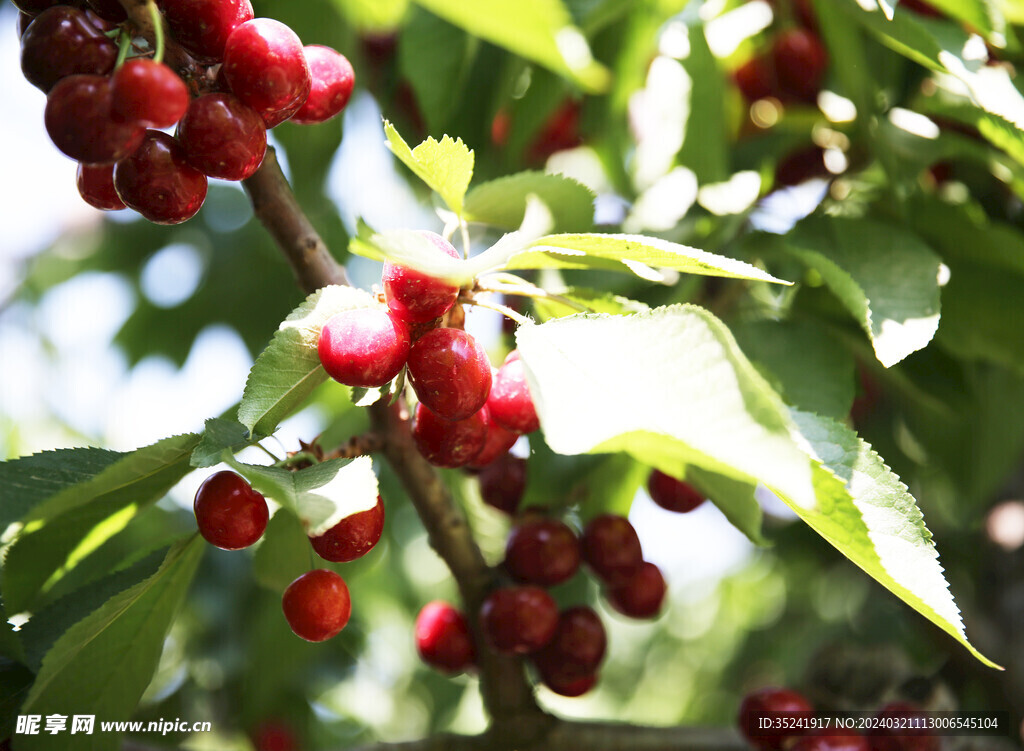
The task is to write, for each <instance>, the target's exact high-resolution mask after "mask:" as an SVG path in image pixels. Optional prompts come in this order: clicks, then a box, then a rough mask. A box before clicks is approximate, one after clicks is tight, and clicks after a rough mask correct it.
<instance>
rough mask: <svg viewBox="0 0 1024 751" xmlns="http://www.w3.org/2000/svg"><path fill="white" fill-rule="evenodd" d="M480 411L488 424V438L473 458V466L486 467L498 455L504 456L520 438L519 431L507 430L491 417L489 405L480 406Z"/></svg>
mask: <svg viewBox="0 0 1024 751" xmlns="http://www.w3.org/2000/svg"><path fill="white" fill-rule="evenodd" d="M480 413H481V415H482V416H483V418H484V422H485V423H486V424H487V440H486V441H485V442H484V447H483V448H482V449H481V450H480V453H479V454H477V455H476V458H475V459H473V464H472V466H474V467H485V466H487V465H488V464H490V463H491V462H493V461H495V460H496V459H497V458H498V457H500V456H504V455H505V454H506V453H508V450H509V449H510V448H512V446H513V445H515V442H516V441H518V440H519V434H518V433H513V432H512V431H511V430H506V429H505V428H503V427H501V426H500V425H499V424H498V423H496V422H495V421H494V420H492V419H491V411H490V410H489V409H488V408H487V405H484V406H483V407H481V408H480Z"/></svg>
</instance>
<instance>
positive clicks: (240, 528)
mask: <svg viewBox="0 0 1024 751" xmlns="http://www.w3.org/2000/svg"><path fill="white" fill-rule="evenodd" d="M192 508H193V511H194V512H195V515H196V526H198V527H199V534H201V535H202V536H203V538H204V539H205V540H206V541H207V542H208V543H210V544H211V545H214V546H216V547H218V548H222V549H224V550H241V549H242V548H247V547H249V546H250V545H252V544H253V543H254V542H256V541H257V540H258V539H260V538H261V537H262V536H263V532H264V531H265V530H266V529H267V520H268V519H269V517H270V512H269V510H268V509H267V501H266V499H265V498H264V497H263V496H262V495H260V494H259V493H258V492H256V491H255V490H253V488H252V486H251V485H249V483H247V482H246V481H245V479H244V478H242V477H241V476H240V475H237V474H235V473H234V472H229V471H227V470H225V471H223V472H217V473H216V474H213V475H210V476H209V477H207V478H206V479H205V480H204V481H203V484H202V485H200V486H199V490H197V491H196V497H195V501H194V502H193V504H192Z"/></svg>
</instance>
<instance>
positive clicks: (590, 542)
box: [580, 514, 644, 585]
mask: <svg viewBox="0 0 1024 751" xmlns="http://www.w3.org/2000/svg"><path fill="white" fill-rule="evenodd" d="M580 544H581V549H582V552H583V560H585V561H586V562H587V564H589V566H590V568H592V569H593V570H594V573H595V574H597V576H599V577H600V578H601V579H603V580H604V581H606V582H608V583H609V584H612V585H615V584H618V583H619V582H625V581H628V580H630V579H632V578H633V577H634V576H635V575H636V574H637V573H638V572H639V571H640V567H641V566H642V565H643V562H644V557H643V550H642V549H641V548H640V538H639V537H637V535H636V530H635V529H634V528H633V525H632V524H630V523H629V519H627V518H626V517H624V516H618V515H617V514H601V515H600V516H596V517H594V518H593V519H591V520H590V522H589V523H588V524H587V526H586V527H585V528H584V529H583V537H582V539H581V540H580Z"/></svg>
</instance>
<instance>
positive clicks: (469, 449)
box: [412, 402, 487, 469]
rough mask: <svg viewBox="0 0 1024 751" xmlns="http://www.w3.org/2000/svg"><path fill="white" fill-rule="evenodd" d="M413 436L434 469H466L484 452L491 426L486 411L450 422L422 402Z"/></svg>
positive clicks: (419, 405) (414, 424) (417, 413)
mask: <svg viewBox="0 0 1024 751" xmlns="http://www.w3.org/2000/svg"><path fill="white" fill-rule="evenodd" d="M412 437H413V441H415V443H416V448H418V449H419V452H420V453H421V454H422V455H423V457H424V458H425V459H426V460H427V461H428V462H430V463H431V464H433V465H434V466H436V467H448V468H450V469H451V468H455V467H464V466H466V465H467V464H469V463H470V462H472V461H473V459H474V458H475V457H476V456H477V455H478V454H479V453H480V451H481V449H483V446H484V442H485V441H486V440H487V425H486V423H485V422H484V417H483V414H482V410H481V412H477V413H475V414H473V415H470V416H469V417H467V418H466V419H464V420H446V419H444V418H443V417H438V415H436V414H435V413H434V412H433V411H431V410H430V409H429V408H427V407H426V406H425V405H424V404H423V403H422V402H420V403H419V404H417V405H416V421H415V422H414V423H413V426H412Z"/></svg>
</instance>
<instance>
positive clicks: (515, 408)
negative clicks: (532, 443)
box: [487, 352, 540, 433]
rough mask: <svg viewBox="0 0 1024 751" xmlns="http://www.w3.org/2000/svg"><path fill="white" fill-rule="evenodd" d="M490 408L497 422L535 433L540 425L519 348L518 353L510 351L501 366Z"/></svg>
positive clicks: (495, 378) (490, 397)
mask: <svg viewBox="0 0 1024 751" xmlns="http://www.w3.org/2000/svg"><path fill="white" fill-rule="evenodd" d="M487 408H488V409H489V410H490V411H491V418H492V419H493V420H494V421H495V422H496V423H498V424H499V425H501V426H502V427H504V428H506V429H508V430H512V431H515V432H516V433H532V432H533V431H535V430H537V428H539V427H540V420H539V419H538V418H537V410H536V409H535V408H534V406H533V398H532V397H531V396H530V388H529V386H528V385H527V383H526V371H525V370H524V369H523V363H522V361H521V360H520V359H519V355H518V352H516V353H515V356H514V357H513V356H512V354H511V353H510V354H509V357H508V358H506V360H505V363H504V364H503V365H502V366H501V367H500V368H498V372H497V374H496V375H495V376H494V382H493V383H492V384H491V393H490V395H489V396H488V398H487Z"/></svg>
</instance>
